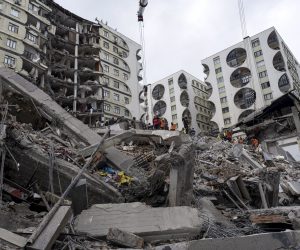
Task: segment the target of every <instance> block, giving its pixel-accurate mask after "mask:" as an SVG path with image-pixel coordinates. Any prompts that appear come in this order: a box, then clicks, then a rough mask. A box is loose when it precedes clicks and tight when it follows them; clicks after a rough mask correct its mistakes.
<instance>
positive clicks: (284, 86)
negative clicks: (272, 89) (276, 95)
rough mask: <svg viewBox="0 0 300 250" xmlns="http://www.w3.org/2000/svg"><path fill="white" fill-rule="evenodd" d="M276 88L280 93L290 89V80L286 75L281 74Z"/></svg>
mask: <svg viewBox="0 0 300 250" xmlns="http://www.w3.org/2000/svg"><path fill="white" fill-rule="evenodd" d="M278 88H279V90H280V91H281V92H283V93H285V92H287V91H289V89H290V88H291V84H290V80H289V78H288V76H287V74H283V75H282V76H281V77H280V78H279V80H278Z"/></svg>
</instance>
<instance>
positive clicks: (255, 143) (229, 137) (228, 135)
mask: <svg viewBox="0 0 300 250" xmlns="http://www.w3.org/2000/svg"><path fill="white" fill-rule="evenodd" d="M219 137H221V139H223V140H225V141H229V142H231V143H233V144H237V143H239V144H249V145H251V146H252V147H253V149H257V148H258V147H259V140H258V139H257V138H256V137H252V138H248V137H246V138H243V137H242V136H238V137H236V138H233V132H232V131H231V130H224V132H223V133H220V135H219Z"/></svg>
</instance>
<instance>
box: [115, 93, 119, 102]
mask: <svg viewBox="0 0 300 250" xmlns="http://www.w3.org/2000/svg"><path fill="white" fill-rule="evenodd" d="M114 100H115V101H120V95H119V94H117V93H114Z"/></svg>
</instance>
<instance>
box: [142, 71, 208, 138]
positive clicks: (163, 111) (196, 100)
mask: <svg viewBox="0 0 300 250" xmlns="http://www.w3.org/2000/svg"><path fill="white" fill-rule="evenodd" d="M146 95H147V97H148V98H147V99H148V103H147V104H148V116H149V122H152V119H153V117H154V115H158V116H159V117H164V118H165V119H167V121H168V124H169V126H170V124H171V122H173V123H175V124H177V129H178V130H182V129H183V128H184V125H183V122H182V118H184V117H188V120H189V124H190V125H189V126H190V128H194V129H195V130H196V132H197V133H199V132H209V131H210V130H211V124H210V119H211V116H212V110H211V105H210V103H209V102H208V98H209V95H210V90H207V86H206V85H205V84H204V83H203V82H202V81H201V80H199V79H197V78H196V77H194V76H192V75H191V74H189V73H187V72H186V71H184V70H180V71H178V72H176V73H174V74H172V75H170V76H167V77H165V78H163V79H162V80H159V81H157V82H155V83H153V84H151V85H148V86H147V93H146Z"/></svg>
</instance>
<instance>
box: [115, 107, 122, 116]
mask: <svg viewBox="0 0 300 250" xmlns="http://www.w3.org/2000/svg"><path fill="white" fill-rule="evenodd" d="M115 113H116V114H120V113H121V112H120V108H119V107H117V106H115Z"/></svg>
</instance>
